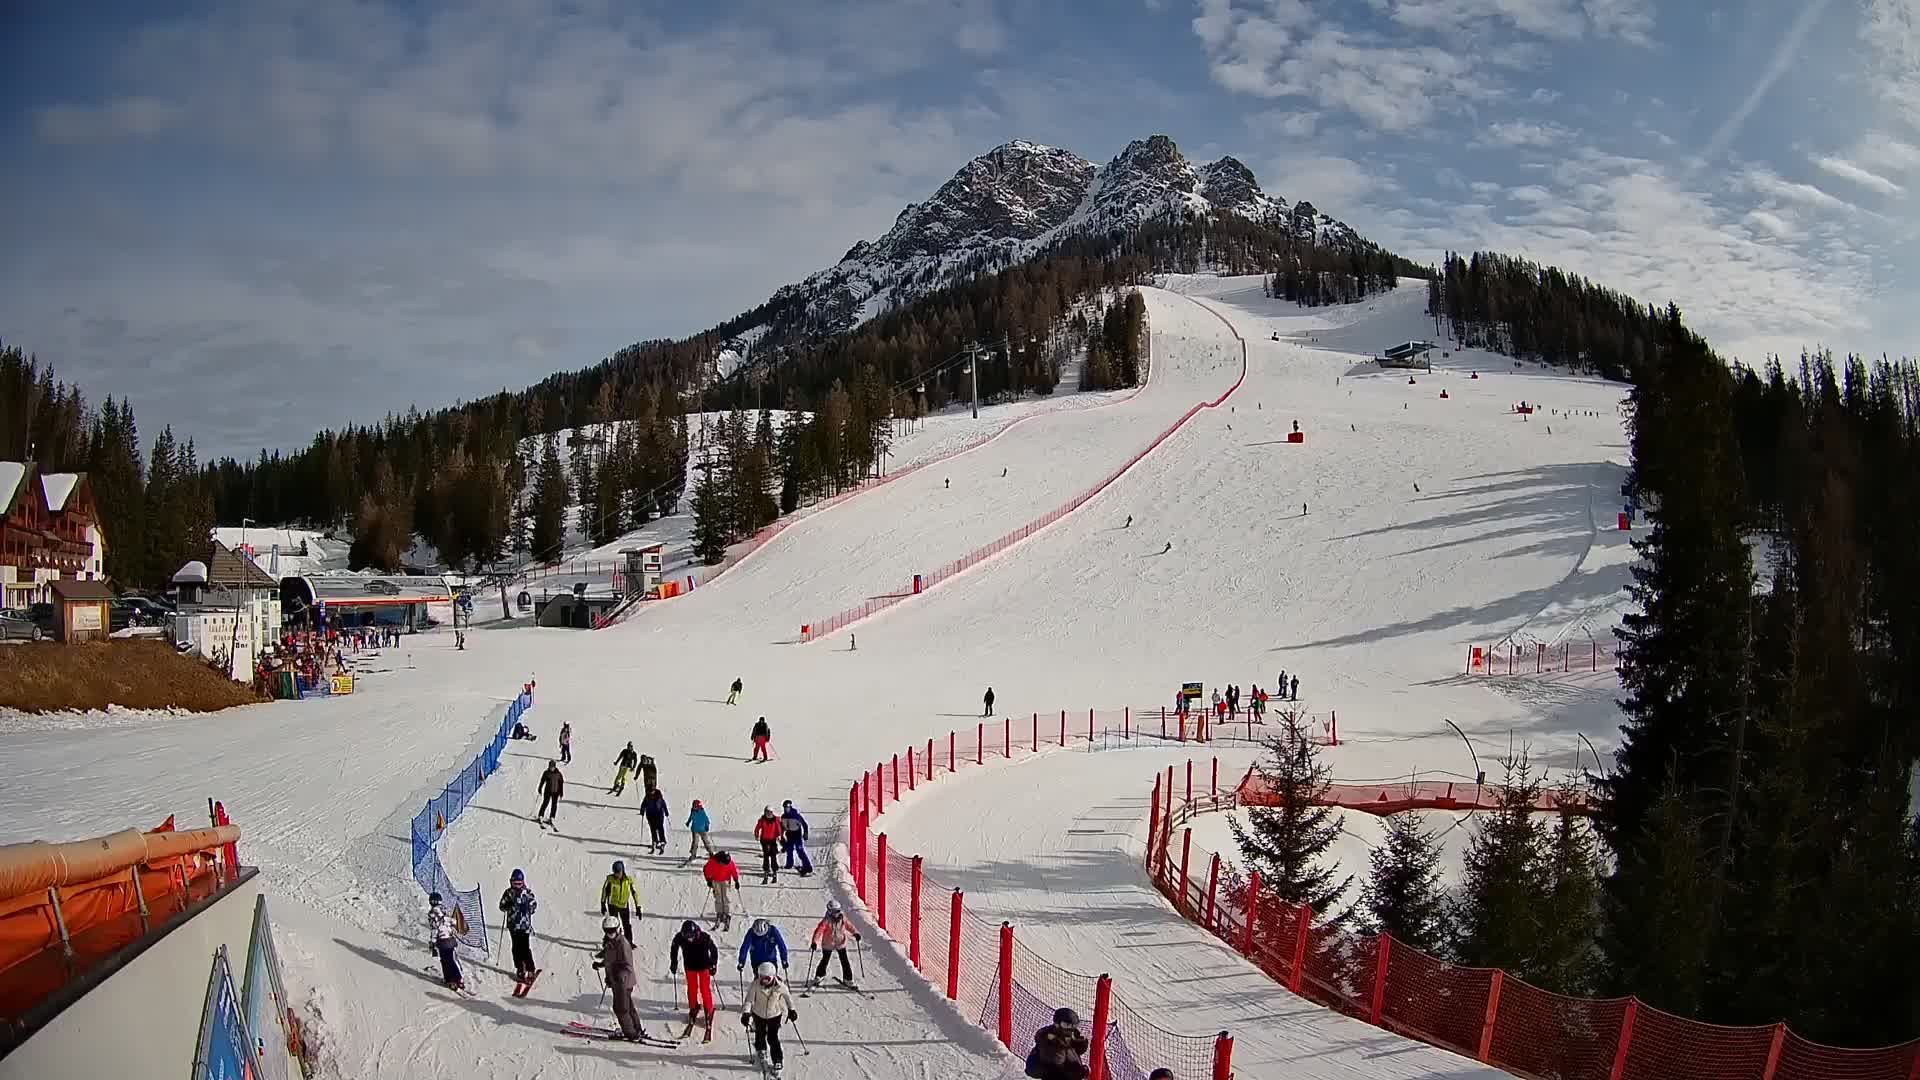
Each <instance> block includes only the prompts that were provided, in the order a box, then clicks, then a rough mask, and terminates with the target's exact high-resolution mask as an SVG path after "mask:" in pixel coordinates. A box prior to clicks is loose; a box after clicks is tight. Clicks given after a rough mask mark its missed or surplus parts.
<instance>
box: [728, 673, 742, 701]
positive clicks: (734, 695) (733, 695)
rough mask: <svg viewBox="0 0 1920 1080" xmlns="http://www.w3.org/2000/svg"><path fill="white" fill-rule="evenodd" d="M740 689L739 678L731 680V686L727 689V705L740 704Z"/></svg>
mask: <svg viewBox="0 0 1920 1080" xmlns="http://www.w3.org/2000/svg"><path fill="white" fill-rule="evenodd" d="M740 690H741V686H740V680H739V679H735V680H733V688H732V689H730V690H728V691H727V704H729V705H738V704H740Z"/></svg>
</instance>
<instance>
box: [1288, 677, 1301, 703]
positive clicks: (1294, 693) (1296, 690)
mask: <svg viewBox="0 0 1920 1080" xmlns="http://www.w3.org/2000/svg"><path fill="white" fill-rule="evenodd" d="M1287 700H1288V701H1299V700H1300V676H1298V675H1295V676H1294V677H1293V687H1292V690H1291V692H1290V693H1288V694H1287Z"/></svg>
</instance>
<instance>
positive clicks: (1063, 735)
mask: <svg viewBox="0 0 1920 1080" xmlns="http://www.w3.org/2000/svg"><path fill="white" fill-rule="evenodd" d="M1060 745H1061V746H1065V745H1067V710H1065V709H1061V710H1060Z"/></svg>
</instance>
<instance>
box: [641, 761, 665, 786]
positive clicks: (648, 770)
mask: <svg viewBox="0 0 1920 1080" xmlns="http://www.w3.org/2000/svg"><path fill="white" fill-rule="evenodd" d="M659 786H660V766H658V765H656V764H654V762H653V755H652V754H641V755H640V790H641V791H652V790H653V789H654V788H657V787H659Z"/></svg>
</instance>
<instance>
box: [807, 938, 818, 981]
mask: <svg viewBox="0 0 1920 1080" xmlns="http://www.w3.org/2000/svg"><path fill="white" fill-rule="evenodd" d="M817 948H819V946H817V945H815V944H813V943H812V942H808V943H807V971H812V970H813V953H814V950H815V949H817ZM803 974H804V972H803ZM813 978H814V980H815V981H816V982H817V981H819V977H818V976H814V977H813Z"/></svg>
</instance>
